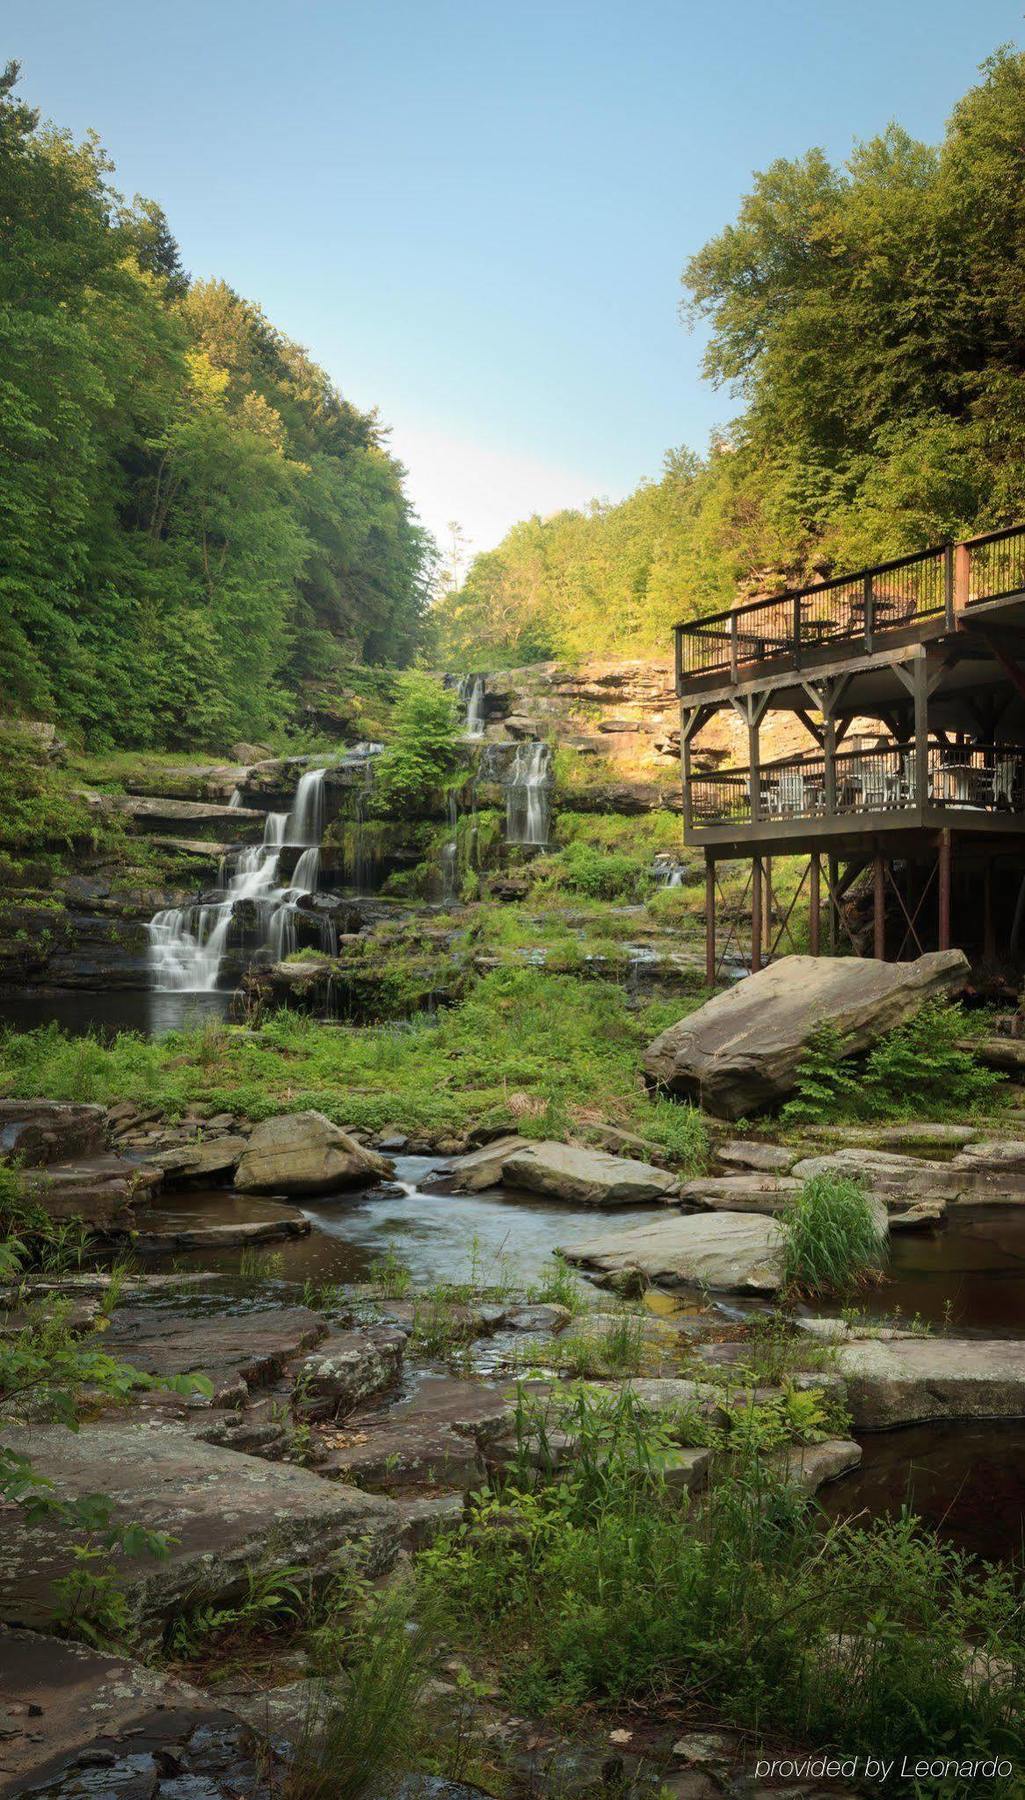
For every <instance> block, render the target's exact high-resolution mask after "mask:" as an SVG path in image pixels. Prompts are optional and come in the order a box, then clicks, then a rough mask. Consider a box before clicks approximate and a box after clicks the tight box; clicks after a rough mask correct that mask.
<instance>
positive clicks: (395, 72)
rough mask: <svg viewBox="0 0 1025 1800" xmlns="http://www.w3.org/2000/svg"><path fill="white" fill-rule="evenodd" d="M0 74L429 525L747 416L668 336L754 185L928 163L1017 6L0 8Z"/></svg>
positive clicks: (392, 1) (608, 2)
mask: <svg viewBox="0 0 1025 1800" xmlns="http://www.w3.org/2000/svg"><path fill="white" fill-rule="evenodd" d="M0 20H2V25H3V31H2V33H0V60H4V59H5V58H6V57H7V56H14V57H16V58H17V59H18V60H19V61H20V62H21V63H22V66H23V85H22V92H23V94H24V96H25V98H26V99H29V100H31V101H32V102H33V103H34V104H37V105H39V106H40V107H41V108H42V109H43V112H44V114H45V115H48V116H50V117H52V118H53V119H55V120H56V121H57V122H59V123H60V124H63V125H66V126H68V127H70V128H71V130H72V131H74V132H75V133H76V135H78V134H80V133H81V132H83V131H84V130H85V129H86V128H87V127H90V126H91V127H94V128H95V129H96V130H97V131H98V132H99V133H100V136H101V138H102V139H103V141H104V143H105V144H106V146H107V148H108V150H109V151H110V152H111V154H112V155H113V157H114V158H115V160H116V163H117V166H118V177H119V182H120V185H121V187H122V188H123V189H124V190H125V191H126V192H127V193H129V194H131V193H133V192H141V193H144V194H147V195H151V196H153V197H154V198H156V199H158V200H159V201H161V203H162V204H163V205H164V206H165V208H166V210H167V212H168V215H169V218H170V221H171V225H172V228H173V229H174V231H175V233H176V235H177V237H178V239H179V242H180V243H181V246H182V252H183V255H184V259H185V263H186V266H187V267H188V268H189V269H191V270H192V272H193V273H194V274H195V275H203V276H205V275H219V276H223V277H224V278H225V279H226V280H228V281H229V282H231V283H232V285H233V286H235V287H236V288H238V289H239V290H240V291H241V292H242V293H244V294H246V295H248V296H250V297H251V298H253V299H256V300H258V301H259V302H260V303H261V304H262V305H263V306H264V308H265V310H266V311H267V312H268V314H269V315H270V317H271V318H272V319H273V320H274V321H275V323H276V324H278V325H280V326H281V327H283V328H284V329H285V330H286V331H288V332H289V333H290V334H291V335H292V336H293V337H296V338H298V339H299V340H300V341H302V342H304V343H306V344H308V345H309V347H310V348H311V350H312V351H313V353H314V355H315V356H316V357H317V359H318V360H319V361H320V362H321V363H323V364H324V365H325V366H326V367H327V368H328V369H329V370H330V372H331V374H332V375H333V376H334V377H335V379H336V380H337V381H338V383H339V385H340V386H341V387H342V389H343V390H344V391H345V392H346V393H347V394H349V395H350V396H351V398H352V399H353V400H355V401H356V402H358V403H359V404H360V405H364V406H366V405H377V406H378V407H379V408H380V410H381V413H382V415H383V417H384V418H385V419H386V420H387V421H388V422H389V423H390V424H391V425H392V427H393V444H394V447H395V449H396V450H397V452H398V453H399V454H401V455H402V456H403V457H404V459H405V461H406V462H407V464H408V466H409V469H410V488H411V492H412V495H413V498H414V500H415V501H416V502H417V503H418V505H419V507H420V510H421V512H422V514H423V516H424V518H425V520H426V522H427V523H428V524H429V525H430V526H431V527H432V528H433V529H435V530H436V531H438V532H439V533H443V528H444V525H445V522H446V521H447V520H448V519H452V518H456V519H459V520H461V521H462V523H463V525H464V527H465V528H466V530H467V531H468V533H469V534H470V536H471V538H472V539H473V541H474V544H475V547H476V548H485V547H487V545H488V544H489V543H491V542H494V541H495V540H496V539H497V537H498V536H500V535H501V532H502V531H503V530H504V529H505V527H506V526H507V525H508V524H509V523H511V522H512V520H513V519H515V518H517V517H520V516H522V515H523V514H524V513H526V512H529V511H531V510H535V509H536V510H538V511H541V512H548V511H551V510H553V509H554V508H556V507H557V506H559V505H563V504H579V503H581V502H583V501H586V499H587V498H588V496H590V495H592V494H594V495H606V496H609V497H612V498H616V497H618V496H620V495H622V494H624V493H626V492H627V491H628V490H629V489H630V488H631V487H633V486H634V484H635V483H636V482H637V480H638V479H639V478H640V477H641V476H643V475H646V474H657V472H658V469H659V466H660V463H661V458H662V453H663V451H664V450H665V449H666V447H667V446H669V445H673V444H680V443H687V444H690V445H691V446H693V447H695V448H698V449H700V448H703V446H704V445H705V443H706V441H707V437H708V433H709V430H710V428H711V427H712V426H713V425H715V424H716V423H720V422H722V421H724V420H725V419H727V418H728V417H729V416H730V413H731V411H732V410H734V407H733V403H732V402H731V400H730V398H729V397H728V396H727V395H726V394H723V393H718V394H717V393H715V392H714V391H713V390H712V389H711V388H710V387H709V385H708V384H707V383H706V382H704V381H702V379H701V377H700V357H701V341H700V338H696V337H693V336H689V335H688V334H687V332H686V331H685V329H684V328H683V327H682V326H681V324H680V323H679V321H678V316H677V308H678V302H679V298H680V288H679V274H680V269H681V267H682V265H683V263H684V260H685V259H686V257H687V256H688V255H689V254H690V253H691V252H692V251H694V250H696V249H697V248H699V247H700V245H701V244H702V243H703V242H704V241H705V240H706V238H708V237H709V236H710V235H711V234H712V233H714V232H715V231H717V230H718V229H719V228H720V227H721V226H722V225H723V224H725V223H726V222H727V221H728V220H729V219H731V218H732V217H733V216H734V214H735V211H736V207H737V203H738V201H739V199H740V197H741V196H742V194H743V193H744V192H745V191H746V190H747V188H748V186H749V181H750V175H751V171H752V170H753V169H757V168H763V167H765V166H766V165H767V164H768V163H769V162H771V161H772V160H773V158H775V157H777V156H792V155H796V154H799V153H800V152H801V151H803V150H805V149H806V148H807V147H808V146H809V145H811V144H821V145H823V146H824V147H825V148H826V149H827V151H828V152H829V153H830V154H831V155H832V156H833V157H834V158H838V159H839V158H842V157H843V156H844V155H845V154H846V153H847V151H848V150H849V148H850V144H851V140H852V139H853V138H854V137H867V136H870V135H871V134H872V133H874V132H876V131H878V130H880V129H881V128H882V127H883V126H885V125H886V123H887V121H888V120H890V119H891V118H897V119H899V120H900V121H901V123H902V124H904V125H906V126H907V127H908V128H909V129H910V130H911V131H913V132H915V133H916V134H917V135H919V136H922V137H925V138H927V139H930V140H935V139H936V138H938V136H939V135H940V133H941V131H942V127H943V121H944V119H945V117H946V115H947V113H948V112H949V110H950V108H951V106H952V104H953V102H954V101H955V100H956V99H957V97H958V96H959V95H960V94H961V93H962V92H963V91H964V89H965V88H966V87H968V86H969V85H970V83H971V82H972V80H973V79H974V74H975V70H976V67H977V64H978V63H979V62H980V61H981V60H982V58H983V57H985V56H986V55H988V54H989V53H990V52H991V51H992V50H993V49H994V48H995V47H996V46H997V45H998V44H1000V43H1001V42H1007V41H1010V40H1015V39H1020V37H1021V0H974V4H972V5H967V4H965V0H843V3H840V0H817V3H814V0H769V3H768V4H766V0H733V4H731V5H727V4H711V3H710V0H700V3H698V0H690V3H688V0H675V3H671V0H632V3H628V0H589V3H585V0H549V3H547V4H541V3H539V0H507V3H506V4H496V3H495V0H176V4H174V5H167V4H162V5H159V6H157V5H155V4H153V3H152V0H149V3H147V0H103V3H102V4H101V5H99V6H85V5H83V4H82V0H6V3H5V5H4V7H3V10H2V14H0Z"/></svg>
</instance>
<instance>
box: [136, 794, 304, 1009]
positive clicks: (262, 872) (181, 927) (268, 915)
mask: <svg viewBox="0 0 1025 1800" xmlns="http://www.w3.org/2000/svg"><path fill="white" fill-rule="evenodd" d="M323 835H324V770H323V769H306V770H305V771H304V772H303V774H302V775H301V776H300V777H299V785H298V787H297V788H296V791H295V798H294V799H293V801H292V806H291V810H290V811H289V812H287V813H268V814H267V820H266V823H265V825H264V828H263V843H262V844H256V845H249V846H247V847H246V848H245V849H242V850H240V851H239V852H238V854H237V857H236V859H235V864H234V868H233V870H232V873H231V876H230V878H229V880H228V883H227V887H226V891H225V894H224V898H223V899H222V900H216V901H199V902H197V903H196V904H195V905H193V906H183V907H178V906H175V907H169V908H167V909H166V910H165V911H163V912H158V913H156V914H155V915H154V917H153V918H152V919H151V920H150V922H149V963H150V973H151V977H152V985H153V987H154V988H156V989H157V991H158V992H163V993H194V994H206V993H211V992H212V991H213V989H214V988H216V986H217V983H218V978H219V976H220V971H221V961H222V958H223V956H224V951H225V947H226V944H227V940H228V933H229V931H230V929H231V920H232V915H233V913H234V911H235V908H236V906H237V905H238V904H239V903H240V902H241V901H244V900H247V901H251V902H253V904H254V906H255V908H256V916H257V925H258V930H259V933H260V939H261V942H260V948H261V949H264V950H267V951H268V952H269V953H270V955H271V956H272V957H273V959H274V961H275V962H280V961H281V960H282V959H283V958H284V957H286V956H288V955H289V954H290V953H291V951H293V950H294V949H295V946H296V938H295V914H296V908H297V902H298V901H299V900H300V899H301V898H302V897H303V895H305V894H311V893H315V892H316V888H317V882H318V878H319V872H320V840H321V838H322V837H323ZM290 848H301V849H302V855H301V856H300V858H299V860H298V862H297V863H296V866H295V871H294V874H293V876H292V880H291V881H290V882H289V883H288V884H287V885H285V886H282V885H280V884H279V881H278V865H279V863H280V861H281V852H282V850H284V849H290Z"/></svg>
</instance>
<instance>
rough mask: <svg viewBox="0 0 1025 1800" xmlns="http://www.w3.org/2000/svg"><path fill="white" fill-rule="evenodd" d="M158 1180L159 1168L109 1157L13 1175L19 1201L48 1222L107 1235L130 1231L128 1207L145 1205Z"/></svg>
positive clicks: (54, 1164)
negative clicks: (69, 1222) (77, 1222)
mask: <svg viewBox="0 0 1025 1800" xmlns="http://www.w3.org/2000/svg"><path fill="white" fill-rule="evenodd" d="M162 1180H163V1175H162V1173H161V1171H160V1170H159V1169H143V1168H140V1167H139V1165H138V1164H137V1163H133V1162H129V1161H128V1160H127V1158H125V1157H122V1156H113V1155H101V1156H92V1157H84V1158H83V1159H82V1160H81V1161H80V1162H71V1163H50V1164H48V1165H47V1167H46V1168H41V1169H25V1170H22V1171H21V1172H20V1173H19V1175H18V1185H19V1189H20V1191H21V1193H22V1195H23V1196H24V1198H25V1199H26V1200H29V1201H31V1202H32V1203H33V1204H34V1205H36V1206H40V1207H42V1209H43V1211H44V1212H45V1213H48V1214H49V1216H50V1218H51V1219H81V1220H82V1221H83V1223H84V1224H86V1225H93V1226H95V1227H96V1228H97V1229H99V1230H102V1231H111V1232H123V1231H127V1230H129V1229H130V1228H131V1224H132V1217H133V1209H134V1208H135V1207H136V1206H137V1205H145V1204H147V1203H148V1201H149V1200H150V1199H151V1197H152V1196H153V1194H154V1193H156V1192H157V1191H158V1190H159V1188H160V1184H161V1182H162Z"/></svg>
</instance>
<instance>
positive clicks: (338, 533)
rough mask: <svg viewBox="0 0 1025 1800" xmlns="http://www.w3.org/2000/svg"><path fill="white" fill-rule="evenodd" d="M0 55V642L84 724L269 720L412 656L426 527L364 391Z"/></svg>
mask: <svg viewBox="0 0 1025 1800" xmlns="http://www.w3.org/2000/svg"><path fill="white" fill-rule="evenodd" d="M17 75H18V69H17V65H16V64H9V65H8V67H7V69H6V70H5V71H4V72H3V73H0V661H2V664H3V668H4V671H5V683H4V686H5V700H6V703H7V704H8V705H9V706H14V707H16V708H18V709H20V710H23V711H26V712H31V713H34V714H36V715H38V716H43V717H51V718H56V719H58V720H60V721H61V723H62V724H64V725H65V726H67V727H69V728H71V729H73V730H77V731H78V732H79V733H80V734H81V735H82V736H83V738H85V739H87V740H88V741H90V742H91V743H94V744H101V745H102V744H115V743H123V744H132V745H142V744H170V745H174V744H177V743H182V742H185V741H186V740H193V741H195V740H197V739H198V740H200V741H205V742H207V743H211V744H215V743H218V742H223V741H224V740H226V739H227V738H228V737H230V736H231V735H258V734H259V733H260V732H262V731H264V730H266V729H268V728H270V727H272V726H274V725H276V724H281V723H286V722H287V721H288V719H289V717H290V715H291V713H292V712H293V710H294V705H295V696H296V693H297V690H298V688H299V686H300V684H301V682H302V680H303V678H304V677H305V676H307V675H310V674H314V673H315V674H316V675H317V677H318V679H319V680H321V681H323V679H324V678H325V676H328V677H330V675H331V673H332V671H333V670H335V669H340V668H342V667H344V666H345V664H346V663H347V662H351V661H353V660H358V659H364V660H369V661H381V660H384V659H387V660H388V661H390V662H395V663H399V664H402V663H405V662H408V661H409V660H410V658H411V656H412V655H413V653H414V652H415V649H416V647H417V644H418V642H419V637H420V632H421V624H422V615H423V610H424V606H425V602H426V587H427V576H428V573H429V566H430V551H431V546H430V541H429V540H428V539H427V537H426V535H425V533H424V532H423V530H422V529H421V527H420V526H419V524H418V522H417V520H416V518H415V516H414V514H413V513H412V511H411V508H410V505H409V502H408V500H407V498H406V496H405V493H404V491H403V475H404V471H403V469H402V468H401V465H400V464H399V463H398V462H396V460H395V459H394V457H392V456H391V455H390V454H389V452H388V449H387V445H386V438H385V433H384V431H383V429H382V427H381V425H380V422H379V420H378V419H377V417H376V415H375V414H373V413H365V412H361V411H359V410H358V409H357V408H356V407H354V406H352V405H351V404H350V403H349V402H348V401H347V400H345V399H343V398H342V396H341V395H340V394H339V392H338V391H337V389H336V388H335V387H334V386H333V384H332V383H331V381H330V380H329V378H328V377H327V376H326V375H325V373H324V372H323V370H322V369H319V368H318V367H317V365H316V364H315V363H314V362H313V361H312V360H311V359H310V357H309V356H308V354H307V352H306V351H305V350H304V349H302V348H301V347H300V346H299V345H297V344H294V343H292V342H291V341H290V339H288V338H287V337H286V336H285V335H284V334H283V333H282V332H280V331H278V330H277V329H276V328H275V327H274V326H273V325H272V324H271V323H270V321H269V320H268V319H267V318H266V317H265V316H264V314H263V313H262V312H261V310H260V309H259V307H258V306H255V305H254V304H252V303H251V302H250V301H247V300H244V299H242V298H241V297H240V296H239V295H238V294H236V293H235V292H234V291H233V290H232V289H231V288H230V287H229V286H227V285H226V284H225V283H224V282H221V281H190V279H189V276H188V275H187V274H186V272H185V270H184V268H183V266H182V259H181V255H180V252H179V249H178V245H177V243H176V242H175V239H174V237H173V235H172V232H171V229H170V226H169V224H168V221H167V219H166V218H165V216H164V213H163V211H162V209H161V208H160V207H159V205H157V204H156V203H155V202H154V201H150V200H145V199H142V198H140V197H138V196H137V197H136V199H135V200H134V202H133V203H132V204H131V205H127V204H126V203H125V202H124V200H123V199H122V197H121V196H120V195H119V194H118V193H117V192H116V190H115V188H114V187H113V186H112V184H111V177H112V173H113V171H112V168H111V165H110V163H109V161H108V159H107V158H106V156H105V155H104V153H103V150H102V148H101V146H100V144H99V142H98V140H97V139H96V138H94V137H92V136H90V137H89V138H87V139H86V141H85V142H84V143H82V144H75V143H74V142H73V141H72V139H71V137H70V136H69V135H68V134H67V133H66V132H63V131H59V130H56V129H54V128H50V127H42V126H41V125H40V121H39V118H38V115H37V113H36V112H35V111H34V110H33V109H32V108H31V107H28V106H26V105H25V104H24V103H23V102H22V101H21V100H20V99H19V98H18V96H17V94H16V92H15V85H16V81H17Z"/></svg>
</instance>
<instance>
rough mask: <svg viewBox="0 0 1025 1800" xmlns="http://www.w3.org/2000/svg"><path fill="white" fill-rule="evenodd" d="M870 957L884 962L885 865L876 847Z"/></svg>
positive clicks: (873, 867) (873, 865) (873, 870)
mask: <svg viewBox="0 0 1025 1800" xmlns="http://www.w3.org/2000/svg"><path fill="white" fill-rule="evenodd" d="M872 955H873V956H874V957H875V959H876V961H877V962H885V961H886V864H885V863H884V861H883V853H882V851H881V850H880V849H879V847H878V845H877V846H876V852H875V855H874V856H873V858H872Z"/></svg>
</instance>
